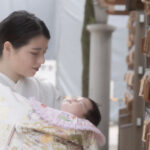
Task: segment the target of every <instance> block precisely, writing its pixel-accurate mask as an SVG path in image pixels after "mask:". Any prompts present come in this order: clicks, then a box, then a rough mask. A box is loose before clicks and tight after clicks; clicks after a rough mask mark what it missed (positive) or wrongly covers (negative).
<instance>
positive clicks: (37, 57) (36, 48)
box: [8, 35, 48, 79]
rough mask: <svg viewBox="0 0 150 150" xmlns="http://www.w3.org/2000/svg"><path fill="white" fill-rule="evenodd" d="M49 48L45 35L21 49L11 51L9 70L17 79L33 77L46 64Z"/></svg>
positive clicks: (32, 40) (34, 39)
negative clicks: (45, 55)
mask: <svg viewBox="0 0 150 150" xmlns="http://www.w3.org/2000/svg"><path fill="white" fill-rule="evenodd" d="M47 48H48V39H46V38H45V37H44V36H43V35H40V36H37V37H35V38H33V39H31V40H30V41H29V43H28V44H27V45H25V46H23V47H21V48H18V49H15V48H13V50H12V51H11V53H10V55H9V60H8V61H9V69H10V70H11V71H12V73H13V74H14V75H15V77H16V78H18V79H19V78H20V77H30V76H33V75H34V74H35V73H36V72H37V71H38V70H39V68H40V66H41V64H43V63H44V61H45V58H44V54H45V52H46V49H47Z"/></svg>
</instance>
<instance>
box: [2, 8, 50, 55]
mask: <svg viewBox="0 0 150 150" xmlns="http://www.w3.org/2000/svg"><path fill="white" fill-rule="evenodd" d="M38 35H43V36H44V37H45V38H47V39H50V33H49V30H48V28H47V27H46V25H45V23H44V22H43V21H42V20H41V19H39V18H38V17H36V16H35V15H34V14H32V13H29V12H27V11H23V10H22V11H15V12H13V13H11V14H10V15H9V16H8V17H7V18H5V19H4V20H3V21H2V22H1V23H0V56H2V51H3V46H4V43H5V42H6V41H9V42H10V43H11V44H12V45H13V47H14V48H16V49H17V48H20V47H22V46H24V45H26V44H28V42H29V41H30V40H31V38H34V37H36V36H38Z"/></svg>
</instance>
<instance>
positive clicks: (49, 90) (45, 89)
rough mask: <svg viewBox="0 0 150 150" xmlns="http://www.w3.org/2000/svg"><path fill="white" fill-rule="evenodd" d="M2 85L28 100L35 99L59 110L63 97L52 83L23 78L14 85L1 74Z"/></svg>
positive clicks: (0, 81)
mask: <svg viewBox="0 0 150 150" xmlns="http://www.w3.org/2000/svg"><path fill="white" fill-rule="evenodd" d="M0 83H2V84H3V85H6V86H8V87H10V88H11V89H12V90H13V91H15V92H17V93H19V94H21V95H22V96H24V97H26V98H30V97H35V98H36V99H37V100H39V101H40V102H41V103H43V104H46V105H48V106H50V107H54V108H59V104H60V100H61V97H60V95H59V93H58V91H57V90H56V88H55V87H54V86H53V85H52V84H51V83H42V82H40V81H39V80H38V79H36V78H34V77H31V78H22V79H21V80H19V81H18V82H17V83H14V81H12V80H11V79H10V78H8V77H7V76H6V75H4V74H2V73H0Z"/></svg>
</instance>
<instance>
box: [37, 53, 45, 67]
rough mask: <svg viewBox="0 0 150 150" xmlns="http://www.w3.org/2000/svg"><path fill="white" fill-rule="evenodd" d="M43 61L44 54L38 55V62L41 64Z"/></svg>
mask: <svg viewBox="0 0 150 150" xmlns="http://www.w3.org/2000/svg"><path fill="white" fill-rule="evenodd" d="M44 62H45V57H44V55H41V56H40V57H39V60H38V63H39V64H40V65H41V64H44Z"/></svg>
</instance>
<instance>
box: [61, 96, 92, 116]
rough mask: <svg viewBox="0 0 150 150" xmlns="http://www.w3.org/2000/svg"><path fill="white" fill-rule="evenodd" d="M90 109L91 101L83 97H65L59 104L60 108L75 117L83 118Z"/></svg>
mask: <svg viewBox="0 0 150 150" xmlns="http://www.w3.org/2000/svg"><path fill="white" fill-rule="evenodd" d="M91 109H92V103H91V102H90V101H89V100H88V99H87V98H84V97H77V98H71V97H67V98H65V99H64V100H63V102H62V104H61V110H62V111H66V112H69V113H72V114H74V115H75V116H77V117H80V118H84V115H85V114H87V112H88V111H89V110H91Z"/></svg>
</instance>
